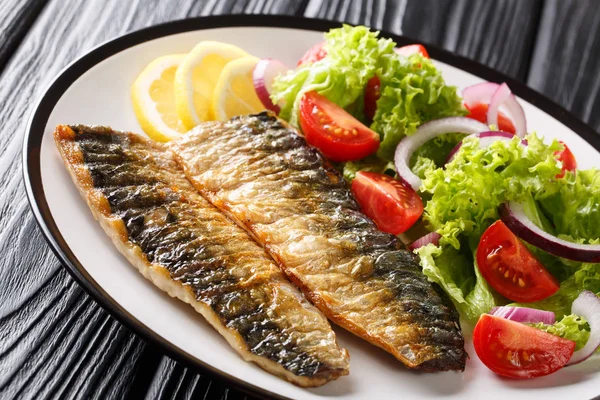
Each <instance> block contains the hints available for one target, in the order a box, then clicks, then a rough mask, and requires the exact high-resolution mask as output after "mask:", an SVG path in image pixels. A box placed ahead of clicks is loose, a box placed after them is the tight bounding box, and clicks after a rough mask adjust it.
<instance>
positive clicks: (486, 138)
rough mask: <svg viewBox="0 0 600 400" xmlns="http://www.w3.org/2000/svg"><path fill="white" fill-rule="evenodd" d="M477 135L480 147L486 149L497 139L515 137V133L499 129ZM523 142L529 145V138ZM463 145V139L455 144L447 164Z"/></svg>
mask: <svg viewBox="0 0 600 400" xmlns="http://www.w3.org/2000/svg"><path fill="white" fill-rule="evenodd" d="M475 136H477V137H478V138H479V148H480V149H484V148H486V147H488V146H489V145H491V144H492V143H494V142H495V141H497V140H503V141H505V142H510V141H511V140H512V139H513V138H514V137H515V135H513V134H512V133H508V132H499V131H488V132H481V133H477V134H475ZM521 144H522V145H523V146H527V140H526V139H523V140H521ZM461 147H462V141H460V142H459V143H458V144H457V145H456V146H454V148H453V149H452V151H450V154H448V158H447V159H446V164H448V163H449V162H450V161H452V160H453V159H454V155H455V154H456V153H457V152H458V150H460V148H461Z"/></svg>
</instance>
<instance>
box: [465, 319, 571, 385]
mask: <svg viewBox="0 0 600 400" xmlns="http://www.w3.org/2000/svg"><path fill="white" fill-rule="evenodd" d="M473 345H474V347H475V352H476V353H477V355H478V356H479V359H480V360H481V362H482V363H484V364H485V366H486V367H488V368H489V369H491V370H492V371H493V372H494V373H496V374H498V375H501V376H505V377H507V378H516V379H528V378H535V377H537V376H544V375H548V374H551V373H553V372H555V371H557V370H559V369H561V368H562V367H563V366H564V365H565V364H566V363H567V362H568V361H569V359H570V358H571V356H572V355H573V351H574V350H575V342H573V341H571V340H567V339H563V338H561V337H559V336H555V335H553V334H551V333H547V332H544V331H540V330H539V329H536V328H533V327H531V326H527V325H525V324H522V323H520V322H515V321H510V320H508V319H504V318H500V317H495V316H492V315H489V314H483V315H482V316H481V317H480V318H479V321H478V322H477V325H475V330H474V331H473Z"/></svg>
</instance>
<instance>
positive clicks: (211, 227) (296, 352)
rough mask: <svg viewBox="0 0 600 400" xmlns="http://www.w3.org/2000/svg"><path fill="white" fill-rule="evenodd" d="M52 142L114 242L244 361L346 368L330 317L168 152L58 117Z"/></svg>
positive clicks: (299, 380) (297, 368) (283, 367)
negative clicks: (61, 121)
mask: <svg viewBox="0 0 600 400" xmlns="http://www.w3.org/2000/svg"><path fill="white" fill-rule="evenodd" d="M55 141H56V144H57V146H58V149H59V152H60V153H61V155H62V157H63V159H64V161H65V163H66V165H67V168H68V169H69V171H70V173H71V175H72V177H73V179H74V181H75V183H76V185H77V186H78V188H79V189H80V192H81V193H82V195H83V196H84V198H85V199H86V200H87V202H88V205H89V206H90V208H91V210H92V212H93V213H94V216H95V217H96V219H98V220H99V221H100V223H101V225H102V226H103V228H104V229H105V231H106V232H107V234H108V235H109V236H110V237H111V238H112V239H113V242H114V243H115V245H116V246H117V248H118V249H119V250H120V251H121V252H122V253H123V254H124V255H125V256H126V257H127V258H128V259H129V260H130V261H131V262H132V263H133V264H134V265H135V266H136V267H137V268H138V269H139V270H140V272H142V274H144V275H145V276H146V277H147V278H149V279H150V280H151V281H153V282H154V283H155V284H156V285H157V286H159V287H160V288H161V289H163V290H165V291H167V292H168V293H169V294H170V295H171V296H173V297H178V298H180V299H181V300H183V301H185V302H188V303H190V304H191V305H192V306H193V307H194V308H195V309H196V310H197V311H198V312H199V313H201V314H202V315H203V316H204V317H205V318H206V319H207V320H208V321H209V322H210V323H211V324H212V325H213V326H214V327H215V328H216V329H217V330H218V331H219V332H220V333H221V334H222V335H223V336H224V337H225V338H226V339H227V340H228V342H229V343H230V344H231V345H232V347H234V349H235V350H237V351H238V352H239V353H240V354H241V355H242V357H243V358H245V359H246V360H250V361H254V362H256V363H257V364H259V365H260V366H261V367H262V368H264V369H265V370H267V371H269V372H271V373H273V374H275V375H278V376H281V377H283V378H285V379H287V380H288V381H290V382H292V383H295V384H297V385H300V386H319V385H322V384H324V383H326V382H328V381H330V380H333V379H336V378H337V377H339V376H342V375H346V374H347V373H348V364H349V361H348V355H347V352H346V351H345V350H344V349H340V348H339V346H338V345H337V343H336V338H335V333H334V332H333V331H332V330H331V327H330V326H329V323H328V321H327V320H326V318H325V317H324V316H323V315H322V314H321V313H320V312H319V311H318V310H317V309H316V308H314V307H313V306H312V305H310V304H309V303H308V302H307V301H306V300H305V299H304V298H303V296H302V294H301V293H300V292H298V291H297V289H296V288H295V287H294V286H293V285H292V284H290V283H289V282H288V281H287V280H286V279H285V277H284V276H283V274H281V272H280V271H279V269H278V267H277V266H276V265H275V264H274V262H273V261H272V260H271V259H270V258H269V257H268V255H267V254H266V253H265V252H264V250H263V249H262V248H261V247H260V246H258V245H257V244H256V243H255V242H254V241H253V240H252V239H251V238H250V237H249V236H248V234H247V233H246V232H244V230H242V229H241V228H239V227H238V226H237V225H235V224H234V223H233V222H231V221H230V220H229V219H227V218H226V217H225V216H223V214H222V213H220V212H219V211H218V210H217V209H216V208H214V206H212V205H211V204H210V203H209V202H207V201H206V200H205V199H204V198H202V197H201V196H200V195H199V194H198V193H197V191H196V190H195V189H194V188H193V187H192V186H191V185H190V183H189V182H188V181H187V179H186V178H185V175H184V173H183V171H182V170H181V168H180V167H179V166H178V164H177V163H176V162H175V161H174V160H173V159H172V155H171V153H170V152H168V151H165V149H164V147H163V146H161V145H160V144H155V143H151V142H150V141H147V140H146V139H143V138H141V137H140V136H138V135H135V134H128V133H121V132H115V131H112V130H111V129H109V128H103V127H87V126H81V125H78V126H59V127H58V128H57V130H56V132H55Z"/></svg>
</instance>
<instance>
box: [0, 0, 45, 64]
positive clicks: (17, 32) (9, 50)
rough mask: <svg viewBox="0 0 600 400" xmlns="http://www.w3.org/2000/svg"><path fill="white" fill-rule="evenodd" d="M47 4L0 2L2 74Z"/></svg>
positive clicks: (26, 0) (37, 1)
mask: <svg viewBox="0 0 600 400" xmlns="http://www.w3.org/2000/svg"><path fill="white" fill-rule="evenodd" d="M45 4H46V0H17V1H15V0H0V16H2V17H0V72H2V70H3V69H4V66H5V65H6V62H7V61H8V60H9V59H10V57H11V56H12V54H13V52H14V50H15V49H16V48H17V46H18V45H19V43H20V42H21V40H22V39H23V36H25V34H26V33H27V32H28V31H29V28H30V27H31V24H32V23H33V21H34V20H35V19H36V18H37V16H38V14H39V13H40V11H41V10H42V8H43V7H44V5H45Z"/></svg>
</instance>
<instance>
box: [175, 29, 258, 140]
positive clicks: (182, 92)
mask: <svg viewBox="0 0 600 400" xmlns="http://www.w3.org/2000/svg"><path fill="white" fill-rule="evenodd" d="M245 56H248V53H246V52H245V51H243V50H242V49H240V48H238V47H236V46H234V45H231V44H227V43H219V42H211V41H204V42H200V43H198V44H197V45H196V47H194V48H193V49H192V51H191V52H190V53H189V54H188V55H187V57H186V58H185V59H184V60H183V62H182V63H181V65H180V66H179V68H178V69H177V74H176V75H175V103H176V105H177V115H178V116H179V119H180V120H181V122H183V125H185V126H186V127H187V128H188V129H192V128H193V127H194V126H196V125H198V124H199V123H201V122H203V121H208V120H211V119H214V118H213V116H212V114H211V111H210V101H211V98H212V95H213V91H214V89H215V85H216V83H217V80H218V79H219V75H220V74H221V71H222V70H223V68H224V67H225V65H226V64H227V63H229V62H230V61H231V60H235V59H238V58H240V57H245Z"/></svg>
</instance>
